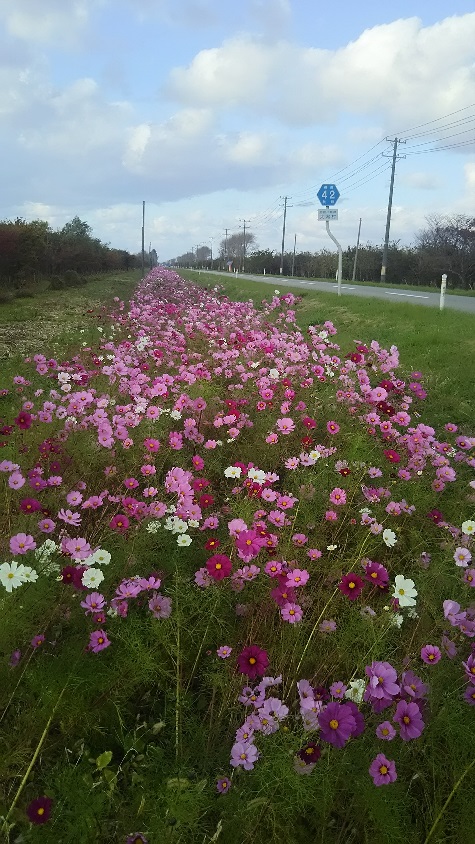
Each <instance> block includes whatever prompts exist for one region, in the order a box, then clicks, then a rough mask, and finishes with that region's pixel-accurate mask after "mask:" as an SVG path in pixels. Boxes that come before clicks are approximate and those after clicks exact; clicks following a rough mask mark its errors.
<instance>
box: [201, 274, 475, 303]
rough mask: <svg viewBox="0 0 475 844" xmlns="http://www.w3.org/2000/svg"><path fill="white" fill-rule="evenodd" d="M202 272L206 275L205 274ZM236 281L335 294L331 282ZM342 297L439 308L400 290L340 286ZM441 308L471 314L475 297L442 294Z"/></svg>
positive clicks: (436, 296) (431, 299) (431, 298)
mask: <svg viewBox="0 0 475 844" xmlns="http://www.w3.org/2000/svg"><path fill="white" fill-rule="evenodd" d="M206 272H210V271H209V270H206ZM213 273H214V275H221V276H226V277H229V275H230V273H223V272H219V271H217V270H213ZM236 276H237V277H238V278H247V279H249V280H250V281H260V282H262V283H263V284H272V286H273V287H277V288H278V287H279V284H280V285H282V284H285V285H286V286H291V287H302V288H306V289H307V290H324V291H325V292H326V293H336V292H337V284H336V283H335V282H331V281H304V280H302V279H297V278H289V277H288V276H281V275H280V276H279V275H266V276H263V275H247V274H244V273H239V274H236ZM341 293H342V296H347V295H348V294H349V295H350V296H363V297H365V298H368V297H370V298H376V299H385V300H386V302H389V301H392V302H411V303H412V304H413V305H429V307H432V308H434V307H436V308H438V307H439V303H440V293H439V292H438V291H437V293H417V292H416V291H414V290H411V291H409V292H408V293H405V292H404V291H402V290H386V288H385V287H384V285H382V286H381V287H369V286H368V287H366V286H365V287H363V286H361V285H358V284H356V285H351V284H344V283H343V284H342V285H341ZM445 307H446V308H452V309H454V310H456V311H464V312H465V313H471V314H475V296H451V295H450V294H448V295H447V294H446V296H445Z"/></svg>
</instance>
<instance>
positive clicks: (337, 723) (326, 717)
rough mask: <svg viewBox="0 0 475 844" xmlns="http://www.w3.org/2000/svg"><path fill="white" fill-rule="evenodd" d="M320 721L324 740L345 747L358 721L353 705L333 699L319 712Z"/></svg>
mask: <svg viewBox="0 0 475 844" xmlns="http://www.w3.org/2000/svg"><path fill="white" fill-rule="evenodd" d="M318 723H319V724H320V728H321V735H322V739H323V740H324V741H328V742H329V743H330V744H333V745H334V746H335V747H343V746H344V745H345V744H346V742H347V741H348V739H349V738H350V736H351V734H352V732H353V730H354V729H355V728H356V721H355V718H354V716H353V713H352V711H351V707H350V706H347V705H346V704H344V703H343V704H342V703H337V702H336V701H333V702H332V703H329V704H327V706H326V707H325V709H324V710H323V712H320V713H319V714H318Z"/></svg>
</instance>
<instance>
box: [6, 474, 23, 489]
mask: <svg viewBox="0 0 475 844" xmlns="http://www.w3.org/2000/svg"><path fill="white" fill-rule="evenodd" d="M24 484H25V478H24V477H23V475H22V474H21V472H12V474H11V475H10V477H9V478H8V486H9V487H10V489H21V488H22V486H24Z"/></svg>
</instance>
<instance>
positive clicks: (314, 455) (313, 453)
mask: <svg viewBox="0 0 475 844" xmlns="http://www.w3.org/2000/svg"><path fill="white" fill-rule="evenodd" d="M309 456H310V457H311V458H312V460H318V458H319V457H321V456H322V455H321V454H320V452H319V451H317V449H316V448H314V449H313V450H312V451H310V452H309Z"/></svg>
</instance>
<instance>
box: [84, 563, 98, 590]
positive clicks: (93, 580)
mask: <svg viewBox="0 0 475 844" xmlns="http://www.w3.org/2000/svg"><path fill="white" fill-rule="evenodd" d="M103 580H104V575H103V573H102V572H101V570H100V569H93V568H91V569H86V571H85V572H83V575H82V577H81V583H82V585H83V586H87V588H88V589H95V588H96V586H99V584H100V583H102V581H103Z"/></svg>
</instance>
